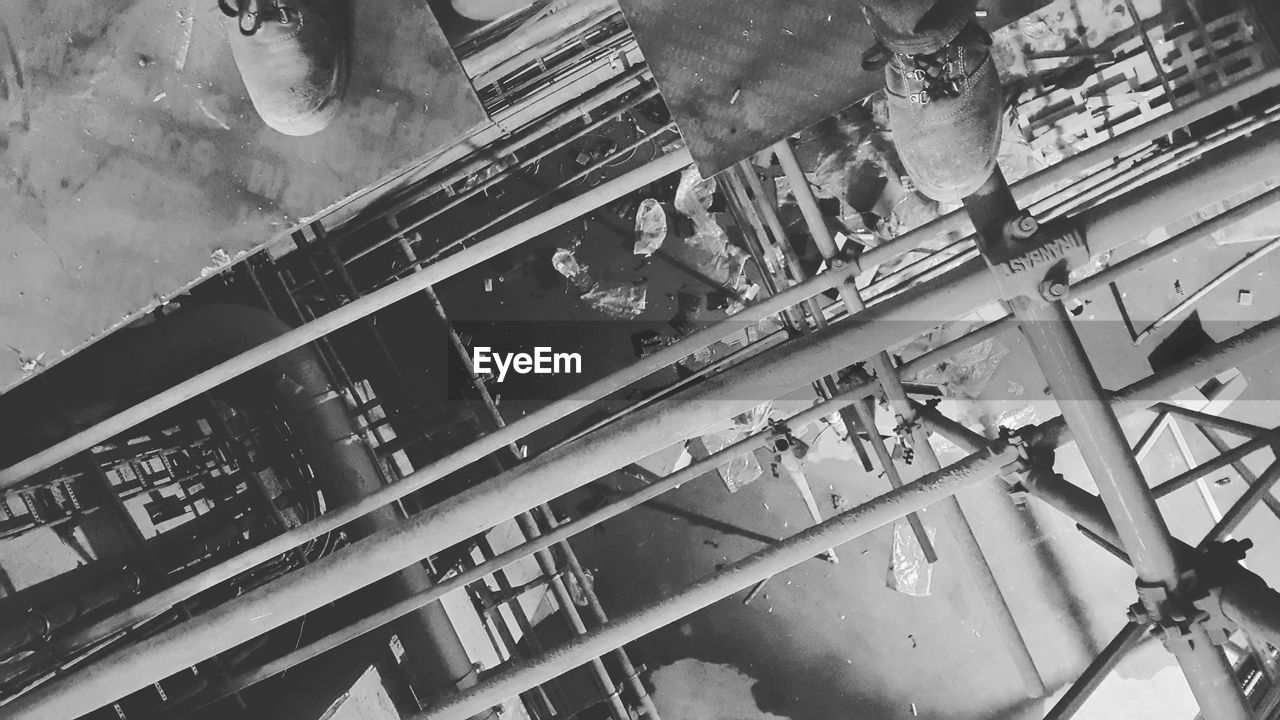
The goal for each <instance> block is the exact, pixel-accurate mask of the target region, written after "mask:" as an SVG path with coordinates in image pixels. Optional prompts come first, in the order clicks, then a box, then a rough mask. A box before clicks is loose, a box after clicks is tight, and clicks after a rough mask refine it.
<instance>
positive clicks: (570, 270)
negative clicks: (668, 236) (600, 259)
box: [551, 248, 649, 319]
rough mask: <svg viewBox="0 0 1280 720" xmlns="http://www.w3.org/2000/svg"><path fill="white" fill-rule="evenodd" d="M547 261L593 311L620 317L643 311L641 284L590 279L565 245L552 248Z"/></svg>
mask: <svg viewBox="0 0 1280 720" xmlns="http://www.w3.org/2000/svg"><path fill="white" fill-rule="evenodd" d="M551 264H552V265H553V266H555V269H556V272H558V273H560V274H561V275H563V276H564V277H565V278H566V279H567V280H568V281H569V282H570V283H571V284H572V285H573V286H574V287H575V288H577V290H578V292H579V293H580V295H581V297H582V299H583V301H584V302H586V303H587V304H588V305H590V306H591V307H592V308H594V309H595V310H597V311H599V312H602V313H604V314H605V315H608V316H609V317H614V318H620V319H629V318H634V317H638V316H639V315H640V314H641V313H643V312H644V309H645V306H646V304H647V302H648V298H649V291H648V288H646V287H644V286H643V285H609V286H602V285H601V284H600V283H598V282H596V281H595V280H594V279H592V277H591V273H589V272H588V271H587V266H586V265H583V264H581V263H579V262H578V258H577V257H575V256H574V254H573V251H572V250H569V249H566V248H560V249H558V250H556V252H555V254H554V255H552V256H551Z"/></svg>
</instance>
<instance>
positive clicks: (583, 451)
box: [6, 264, 992, 720]
mask: <svg viewBox="0 0 1280 720" xmlns="http://www.w3.org/2000/svg"><path fill="white" fill-rule="evenodd" d="M991 291H992V289H991V282H990V280H989V277H988V274H987V271H986V269H985V268H983V267H981V266H980V265H978V264H973V265H971V266H969V267H966V268H963V269H962V271H960V272H957V273H956V274H955V276H954V277H952V278H948V281H947V282H944V283H942V284H941V286H940V287H937V288H933V287H930V288H921V289H919V290H918V291H916V292H913V293H909V294H906V295H903V296H901V298H900V299H899V300H896V301H894V302H892V303H884V304H882V305H880V306H877V307H876V308H872V309H869V310H868V311H867V312H865V313H862V314H860V317H859V318H857V320H856V321H849V322H845V323H841V325H840V326H839V327H836V328H833V329H832V330H831V331H829V332H826V333H821V334H813V335H808V336H806V337H803V338H800V339H797V340H795V341H793V342H792V343H790V344H788V345H784V346H782V347H779V348H777V349H776V350H775V351H773V352H771V353H768V354H766V355H762V356H760V357H757V358H753V359H752V360H750V361H747V362H746V363H743V364H742V365H740V366H737V367H734V368H732V369H730V370H727V371H726V372H724V373H723V374H721V375H718V376H714V377H711V378H709V379H707V380H706V381H705V382H703V383H702V384H700V385H696V386H694V387H692V388H690V389H689V390H688V391H686V392H684V393H682V394H680V395H678V396H676V397H674V398H672V399H670V400H668V401H665V402H663V403H659V404H657V405H654V406H651V407H649V408H646V409H645V410H642V411H640V412H638V413H636V414H635V415H633V416H631V417H628V418H624V419H622V420H620V421H619V422H618V423H617V424H616V425H614V426H611V427H606V428H604V429H602V430H601V431H600V432H599V433H593V434H592V435H588V436H586V437H584V438H582V440H580V441H578V442H577V443H574V444H573V445H570V446H565V447H564V448H562V449H561V450H558V451H551V452H548V453H546V454H543V455H541V456H539V457H537V458H534V459H533V460H531V461H529V462H528V463H526V464H524V465H522V466H520V467H519V468H516V469H514V470H511V471H508V472H504V473H502V474H500V475H498V476H497V477H495V478H493V479H491V480H488V481H486V482H484V483H482V484H480V485H477V486H475V487H472V488H469V489H467V490H465V491H463V492H462V493H460V494H458V495H456V496H454V497H452V498H449V499H447V500H445V501H443V502H441V503H440V504H438V505H436V506H434V507H431V508H428V509H427V510H424V511H423V512H421V513H419V514H417V515H415V516H413V517H412V518H410V519H409V520H407V521H406V522H404V523H403V524H402V525H400V526H398V527H397V528H395V529H391V530H388V531H387V532H385V533H383V534H380V535H378V536H375V537H371V538H366V539H364V540H361V541H359V542H357V543H355V544H353V545H351V546H349V547H348V548H345V549H343V550H342V551H340V552H337V553H334V554H332V555H330V556H328V557H326V558H324V559H322V560H320V561H318V562H316V563H313V564H311V565H309V566H307V567H305V568H301V569H298V570H296V571H294V572H293V573H292V574H290V576H289V579H288V581H287V582H279V583H272V584H270V585H267V586H264V587H261V588H258V589H256V590H253V591H251V592H249V593H246V594H245V595H243V596H241V597H238V598H235V599H233V600H230V601H228V602H226V603H224V604H222V605H219V606H217V607H214V608H212V609H210V610H209V611H207V612H205V613H204V614H202V615H199V616H197V617H196V618H194V619H193V620H191V621H190V622H186V623H183V624H182V625H181V626H179V627H176V628H173V629H171V630H168V631H166V632H163V633H160V634H158V635H156V636H153V637H150V638H147V639H145V640H142V641H140V642H139V643H138V644H137V645H135V646H133V647H131V648H129V652H128V653H115V654H112V655H109V656H107V657H104V658H103V659H101V660H99V661H98V662H95V663H93V664H91V665H89V666H87V667H85V668H83V669H81V670H80V671H79V672H77V673H75V674H74V675H72V676H67V677H64V678H60V679H57V680H54V681H52V682H50V683H49V684H47V685H45V686H42V687H40V688H37V689H35V690H33V691H32V692H30V693H29V694H27V695H25V696H23V697H20V698H18V699H16V700H15V701H14V702H12V703H10V704H9V706H8V707H7V708H6V709H7V710H8V711H9V717H10V718H13V719H14V720H17V719H18V718H47V717H74V716H77V715H80V714H83V713H85V712H89V711H90V710H93V709H95V708H97V707H100V706H101V705H103V704H105V703H107V702H110V701H111V700H114V699H115V698H117V697H120V696H121V695H124V694H127V693H128V692H131V691H132V690H135V689H137V688H139V687H143V686H145V685H147V684H149V683H151V682H154V681H155V680H158V679H160V678H163V677H165V676H166V675H168V674H169V672H171V670H172V668H175V667H187V666H190V665H193V664H195V663H197V662H199V661H201V660H203V659H205V658H207V657H209V656H211V655H213V654H216V653H218V652H221V651H223V650H226V649H228V648H231V647H234V646H235V645H237V644H239V643H241V642H244V641H245V640H248V639H250V638H253V637H256V636H257V635H259V634H261V633H264V632H267V631H268V630H271V629H273V628H275V627H279V626H280V625H282V624H283V623H286V622H288V621H289V620H292V619H294V618H297V617H300V616H301V615H303V614H305V613H307V612H310V611H311V610H314V609H316V608H318V607H320V606H323V605H324V604H326V603H328V602H331V601H332V600H334V599H336V598H338V597H342V596H343V595H345V594H347V593H348V592H351V591H352V590H355V589H357V588H360V587H363V586H365V585H368V584H371V583H373V582H375V581H377V580H379V579H381V578H383V577H385V576H387V575H389V574H391V573H393V572H396V571H398V570H399V569H401V568H403V567H405V566H406V565H409V564H411V563H414V562H418V561H419V560H420V559H421V558H422V557H424V556H430V555H431V554H434V553H437V552H439V551H441V550H443V549H445V548H448V547H450V546H452V545H454V544H456V543H459V542H462V541H464V540H465V539H467V538H469V537H472V536H474V535H475V534H477V533H480V532H483V531H485V530H487V529H488V528H490V527H492V526H493V525H494V524H495V523H496V522H499V521H501V520H503V519H506V518H509V517H512V516H513V515H515V514H517V513H519V512H521V511H523V510H528V509H530V508H533V507H536V506H538V505H540V504H542V503H544V502H548V501H550V500H552V499H554V498H556V497H559V496H560V495H562V494H564V493H566V492H568V491H570V490H573V489H574V488H576V487H579V486H581V485H584V484H586V483H588V482H590V481H592V480H594V479H595V478H598V477H601V476H603V475H605V474H607V473H609V472H611V471H613V470H616V469H617V468H619V467H622V466H624V465H626V464H628V463H631V462H636V461H638V460H640V459H642V458H644V457H646V456H647V455H649V454H651V453H652V452H653V450H654V448H661V447H665V446H667V445H670V444H671V443H673V442H678V441H680V440H683V439H685V438H688V437H691V436H693V435H695V434H699V433H700V432H702V431H704V430H705V429H706V428H707V427H710V426H712V425H713V424H715V423H716V422H719V421H720V420H721V419H722V418H724V417H728V416H733V415H736V414H739V413H742V412H746V411H748V410H750V409H751V408H753V407H755V406H756V405H758V404H759V403H760V402H762V401H763V400H767V399H772V398H777V397H781V396H783V395H786V394H787V393H789V392H791V391H793V390H795V389H797V388H800V387H803V386H805V385H806V384H807V383H808V382H810V381H811V380H812V379H813V378H815V377H821V376H823V375H827V374H831V373H834V372H836V371H838V370H840V369H842V368H844V367H847V366H848V365H849V364H850V363H853V362H857V361H858V360H860V359H865V357H866V356H868V355H870V354H873V353H874V352H876V351H877V350H878V349H879V348H883V347H888V346H890V345H893V344H896V343H898V342H902V341H903V340H905V339H906V338H907V337H909V336H910V335H911V334H912V330H911V328H912V327H914V326H915V325H914V324H913V323H912V322H909V321H912V320H914V321H916V322H919V318H922V317H927V318H939V319H947V318H949V317H954V316H955V315H956V314H964V313H967V312H971V311H972V310H973V309H974V308H976V307H977V306H979V305H980V304H982V303H983V302H985V301H987V300H989V298H990V294H991ZM357 302H358V301H357ZM517 424H518V423H512V424H511V425H509V426H508V427H509V428H510V427H515V426H516V425H517ZM496 435H498V433H494V434H492V435H489V436H486V437H489V438H492V437H494V436H496ZM431 471H432V468H431V467H428V468H424V469H423V470H419V471H417V472H415V473H414V474H412V475H410V476H409V477H407V478H406V479H405V480H403V481H401V483H397V485H400V484H404V483H407V482H413V479H414V477H415V476H418V477H422V476H424V475H429V474H430V473H431ZM390 487H393V488H394V487H396V486H395V485H393V486H390ZM324 517H327V516H321V519H323V518H324ZM311 524H314V523H308V525H311ZM303 527H307V526H303ZM267 542H268V543H269V542H271V541H267ZM235 562H236V560H234V559H233V560H232V561H229V563H228V564H230V563H235ZM219 567H221V566H219ZM140 605H141V604H140ZM135 607H137V606H135ZM104 634H105V633H104Z"/></svg>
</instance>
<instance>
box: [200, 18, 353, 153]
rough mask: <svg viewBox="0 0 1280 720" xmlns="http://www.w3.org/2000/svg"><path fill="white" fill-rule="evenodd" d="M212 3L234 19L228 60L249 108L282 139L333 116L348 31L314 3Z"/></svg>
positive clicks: (309, 131) (342, 85)
mask: <svg viewBox="0 0 1280 720" xmlns="http://www.w3.org/2000/svg"><path fill="white" fill-rule="evenodd" d="M228 1H229V0H218V6H219V7H220V8H222V11H223V13H225V14H226V15H228V16H230V17H232V18H234V19H235V23H234V24H233V25H232V27H231V28H230V31H229V32H230V37H231V54H232V57H234V58H235V62H236V67H237V68H238V69H239V70H240V77H241V79H243V80H244V86H245V88H246V89H247V90H248V91H249V99H250V100H251V101H253V107H254V109H255V110H257V111H258V115H259V116H260V117H261V118H262V120H263V121H264V122H266V124H267V125H268V126H269V127H271V128H272V129H274V130H277V131H279V132H282V133H284V134H286V135H314V134H315V133H318V132H320V131H321V130H323V129H324V128H325V127H327V126H328V125H329V123H330V122H331V121H332V120H333V118H334V116H336V115H337V114H338V108H339V107H340V106H341V105H342V95H343V92H344V91H345V90H346V85H347V74H348V73H347V69H348V58H347V46H348V45H349V44H350V43H349V38H348V37H347V34H348V33H349V32H350V26H349V24H348V23H347V22H346V21H345V19H343V18H337V17H332V16H327V12H326V10H328V8H329V7H331V6H328V5H324V4H322V3H321V2H319V1H317V0H230V2H235V3H236V4H235V6H232V5H229V4H228Z"/></svg>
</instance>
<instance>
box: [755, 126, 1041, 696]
mask: <svg viewBox="0 0 1280 720" xmlns="http://www.w3.org/2000/svg"><path fill="white" fill-rule="evenodd" d="M773 151H774V154H775V155H776V156H777V158H778V161H779V163H781V164H782V169H783V171H784V172H785V173H786V176H787V179H788V180H790V184H791V192H792V195H793V196H795V198H796V202H797V203H798V204H799V205H800V210H801V213H802V214H803V215H804V218H805V222H806V223H807V224H808V226H809V232H810V234H811V235H812V236H813V239H814V242H815V243H816V244H817V246H818V251H819V252H821V253H822V256H823V257H824V258H825V259H826V260H827V261H828V262H829V263H836V262H838V252H839V250H838V248H837V247H836V244H835V238H833V237H832V236H831V231H830V229H828V228H827V225H826V221H825V220H824V219H823V217H822V212H821V211H820V210H819V208H818V202H817V199H816V198H815V197H814V196H813V189H812V188H810V187H809V180H808V178H807V177H806V176H805V174H804V170H803V169H802V168H801V167H800V162H799V161H798V160H797V159H796V156H795V152H794V151H793V150H792V149H791V142H790V141H789V140H787V139H786V138H783V139H782V140H780V141H778V142H777V143H775V144H774V145H773ZM838 291H839V293H840V299H841V300H842V301H843V302H844V305H845V308H846V309H847V310H848V312H849V314H850V315H854V314H856V313H860V312H862V311H863V310H865V309H866V304H865V303H864V302H863V301H862V297H861V296H860V295H859V294H858V288H857V287H856V286H855V285H854V284H853V283H852V282H846V283H843V284H841V285H840V286H839V288H838ZM881 347H888V346H881ZM871 364H872V366H873V367H874V368H875V370H876V377H877V379H878V380H879V382H880V385H881V387H882V388H884V394H885V397H886V398H887V399H888V400H889V403H890V405H891V406H892V407H893V409H894V412H895V413H897V416H898V422H899V423H900V424H901V425H903V426H905V427H906V428H909V430H910V432H911V436H912V438H913V440H914V442H913V447H914V449H915V451H916V454H917V457H918V459H919V462H920V467H921V468H922V469H923V471H924V472H934V471H936V470H938V469H939V468H940V467H941V466H942V464H941V463H940V462H939V461H938V456H937V455H936V454H934V451H933V446H932V445H930V444H929V432H928V431H927V430H926V429H925V428H924V427H923V426H922V425H920V424H919V423H917V422H916V419H915V410H914V409H913V408H912V406H911V402H910V400H909V399H908V397H907V392H906V390H904V389H903V387H902V381H901V379H900V378H899V377H898V371H897V368H895V367H894V365H893V360H892V359H890V357H889V353H888V352H886V351H885V350H880V351H879V352H878V353H877V354H876V355H874V356H873V357H872V361H871ZM936 510H937V512H939V514H940V515H941V516H942V518H943V521H944V522H946V524H947V528H948V529H949V530H950V532H951V536H952V539H953V540H954V546H953V547H954V548H955V549H956V550H957V552H958V553H959V555H960V557H961V558H962V559H963V560H964V562H965V566H966V568H967V569H968V571H969V577H970V579H971V580H972V581H973V583H974V586H975V587H976V589H977V590H978V594H979V596H980V597H981V598H982V602H983V604H984V605H985V606H986V608H987V612H988V613H989V614H990V616H991V618H992V620H993V622H994V623H995V626H996V630H997V632H999V633H1000V637H1001V639H1002V640H1003V642H1004V646H1005V651H1006V652H1008V653H1009V659H1010V660H1012V661H1013V664H1014V667H1015V669H1016V670H1017V671H1018V675H1019V677H1021V678H1022V684H1023V687H1024V688H1025V689H1026V691H1027V694H1028V695H1030V696H1032V697H1043V696H1044V694H1045V687H1044V680H1043V679H1042V678H1041V677H1040V671H1039V670H1037V669H1036V665H1035V660H1034V659H1033V658H1032V657H1031V651H1030V649H1028V648H1027V644H1026V640H1025V639H1024V638H1023V637H1022V633H1021V631H1020V630H1019V629H1018V624H1017V622H1016V621H1015V620H1014V618H1013V612H1012V611H1011V610H1010V609H1009V603H1008V601H1007V600H1006V599H1005V597H1004V593H1003V592H1002V591H1001V590H1000V584H999V582H998V581H997V580H996V576H995V573H994V572H992V570H991V565H990V564H989V563H988V562H987V559H986V556H985V555H983V553H982V548H981V546H980V545H979V544H978V538H977V536H976V535H974V534H973V528H972V527H971V526H970V525H969V520H968V518H966V517H965V514H964V510H963V509H962V508H961V507H960V502H959V501H958V500H956V499H955V498H954V497H947V498H944V499H943V500H942V501H941V502H940V503H939V505H938V507H937V508H936Z"/></svg>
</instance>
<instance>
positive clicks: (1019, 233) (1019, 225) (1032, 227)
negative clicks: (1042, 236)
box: [1009, 214, 1040, 240]
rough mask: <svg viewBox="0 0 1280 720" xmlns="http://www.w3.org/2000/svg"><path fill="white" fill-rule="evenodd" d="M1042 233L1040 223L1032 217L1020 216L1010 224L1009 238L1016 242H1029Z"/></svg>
mask: <svg viewBox="0 0 1280 720" xmlns="http://www.w3.org/2000/svg"><path fill="white" fill-rule="evenodd" d="M1039 231H1040V222H1039V221H1038V220H1036V219H1035V218H1034V217H1032V216H1031V215H1026V214H1023V215H1019V216H1018V217H1016V218H1014V219H1013V220H1012V221H1010V222H1009V237H1010V238H1012V239H1014V240H1029V239H1031V237H1033V236H1034V235H1035V234H1036V233H1037V232H1039Z"/></svg>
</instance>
